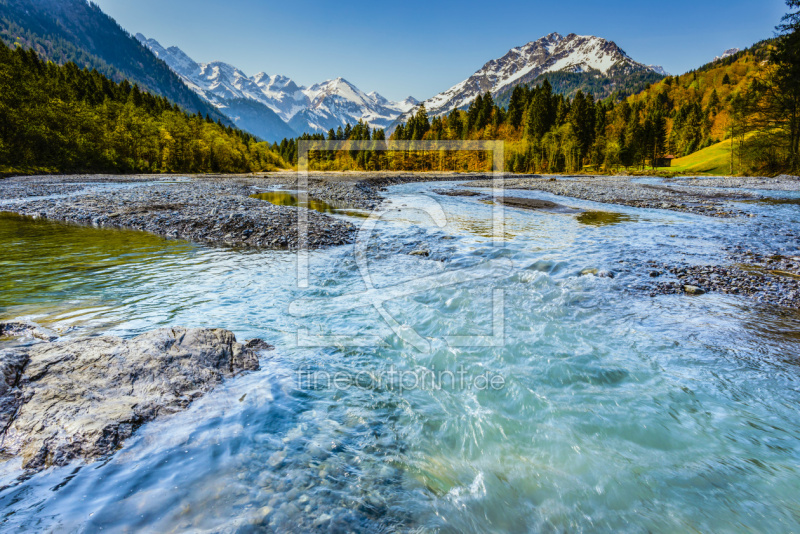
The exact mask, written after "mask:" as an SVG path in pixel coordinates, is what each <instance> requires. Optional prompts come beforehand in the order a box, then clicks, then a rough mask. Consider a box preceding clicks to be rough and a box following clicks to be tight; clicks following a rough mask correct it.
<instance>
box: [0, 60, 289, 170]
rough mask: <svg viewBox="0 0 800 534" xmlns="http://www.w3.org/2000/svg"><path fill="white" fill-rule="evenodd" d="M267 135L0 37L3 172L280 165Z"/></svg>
mask: <svg viewBox="0 0 800 534" xmlns="http://www.w3.org/2000/svg"><path fill="white" fill-rule="evenodd" d="M285 166H286V163H285V162H284V161H283V160H282V159H281V157H280V156H279V155H278V154H276V153H275V152H273V151H272V150H271V149H270V146H269V145H268V144H267V143H263V142H259V141H258V140H257V139H256V138H255V137H253V136H252V135H250V134H247V133H245V132H242V131H240V130H238V129H235V128H233V127H230V126H225V125H223V124H221V123H218V122H214V121H213V120H211V119H210V118H209V117H208V116H205V117H204V116H202V115H200V114H188V113H186V112H184V111H183V110H182V109H181V108H180V107H178V106H177V105H176V104H173V103H171V102H170V101H169V100H167V99H166V98H163V97H160V96H154V95H152V94H150V93H147V92H145V91H142V90H140V89H139V87H138V86H137V85H131V84H130V83H129V82H128V81H126V80H123V81H121V82H119V83H116V82H114V81H112V80H110V79H109V78H107V77H106V76H104V75H102V74H100V73H99V72H97V71H96V70H88V69H81V68H79V67H78V66H77V65H75V64H74V63H71V62H70V63H66V64H64V65H62V66H59V65H56V64H55V63H52V62H46V61H43V60H42V59H40V58H39V57H38V55H37V54H36V52H35V51H33V50H25V49H23V48H22V47H19V48H17V49H16V50H12V49H10V48H9V47H7V46H5V45H0V169H2V170H3V171H4V172H42V171H48V172H187V173H188V172H198V173H201V172H256V171H269V170H274V169H276V168H279V167H285Z"/></svg>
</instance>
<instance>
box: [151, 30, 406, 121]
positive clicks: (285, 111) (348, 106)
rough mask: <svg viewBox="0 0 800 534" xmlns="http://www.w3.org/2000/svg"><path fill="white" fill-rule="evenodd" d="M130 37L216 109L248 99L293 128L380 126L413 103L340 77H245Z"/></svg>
mask: <svg viewBox="0 0 800 534" xmlns="http://www.w3.org/2000/svg"><path fill="white" fill-rule="evenodd" d="M136 38H137V39H138V40H139V41H140V42H141V43H142V44H144V45H145V46H146V47H147V48H149V49H150V50H151V51H152V52H153V54H155V55H156V56H157V57H159V58H161V59H162V60H164V61H165V62H166V63H167V65H169V67H170V68H171V69H172V70H173V71H175V72H176V73H177V74H178V75H179V76H180V77H181V79H182V80H183V82H184V83H185V84H186V85H187V86H189V88H191V89H192V90H193V91H195V92H196V93H197V94H199V95H200V96H201V97H203V98H204V99H205V100H207V101H208V102H210V103H212V104H213V105H215V106H217V107H218V108H220V109H222V108H224V107H225V106H226V105H228V103H229V101H231V100H254V101H256V102H259V103H261V104H263V105H265V106H267V107H268V108H270V109H271V110H272V111H274V112H275V113H277V114H278V116H279V117H280V118H281V119H282V120H283V121H284V122H286V123H288V124H289V126H291V127H292V128H293V129H294V130H295V131H296V132H298V133H303V132H310V131H311V132H313V131H315V130H316V131H327V129H329V128H334V129H335V128H336V127H338V126H344V125H345V124H346V123H348V122H349V123H350V124H355V123H357V122H358V121H359V120H364V121H367V122H369V124H370V125H371V126H373V127H379V128H385V127H387V126H389V125H390V124H391V123H392V122H393V121H394V119H396V118H397V117H398V116H399V115H400V114H401V113H403V112H405V111H407V110H409V109H411V107H413V106H415V105H416V104H417V101H416V100H413V99H410V100H413V103H410V102H409V99H406V100H405V101H403V102H392V101H389V100H387V99H385V98H384V97H382V96H381V95H379V94H378V93H376V92H372V93H369V94H365V93H364V92H363V91H361V90H360V89H359V88H358V87H356V86H355V85H353V84H352V83H350V82H349V81H347V80H346V79H344V78H342V77H338V78H335V79H332V80H326V81H324V82H322V83H318V84H314V85H312V86H311V87H308V88H306V87H303V86H300V85H298V84H296V83H295V82H294V81H293V80H292V79H291V78H288V77H286V76H282V75H279V74H275V75H272V76H270V75H269V74H267V73H265V72H259V73H258V74H256V75H255V76H252V77H250V76H247V74H245V73H244V72H243V71H241V70H240V69H238V68H236V67H235V66H233V65H230V64H228V63H224V62H222V61H213V62H210V63H196V62H194V61H193V60H192V59H191V58H190V57H189V56H187V55H186V54H185V53H184V52H183V51H182V50H181V49H180V48H178V47H175V46H172V47H170V48H168V49H165V48H164V47H163V46H161V44H160V43H159V42H158V41H156V40H155V39H148V38H146V37H145V36H144V35H142V34H140V33H139V34H136Z"/></svg>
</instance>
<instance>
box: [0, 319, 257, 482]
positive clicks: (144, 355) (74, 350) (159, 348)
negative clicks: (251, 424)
mask: <svg viewBox="0 0 800 534" xmlns="http://www.w3.org/2000/svg"><path fill="white" fill-rule="evenodd" d="M265 348H268V347H267V346H264V345H259V344H258V343H248V344H247V345H243V344H241V343H237V342H236V338H235V337H234V335H233V333H231V332H229V331H227V330H221V329H186V328H163V329H160V330H155V331H153V332H149V333H146V334H142V335H140V336H138V337H135V338H133V339H130V340H125V339H121V338H117V337H95V338H84V339H76V340H69V341H60V342H54V343H42V344H38V345H33V346H29V347H21V348H13V349H8V350H5V351H0V431H2V434H3V436H2V438H3V439H2V452H4V453H5V454H10V455H21V456H22V460H23V466H24V467H26V468H42V467H46V466H49V465H64V464H65V463H67V462H69V461H70V460H72V459H75V458H89V459H90V458H97V457H101V456H104V455H107V454H109V453H111V452H113V451H114V450H116V449H117V448H119V447H120V446H121V444H122V442H123V441H124V440H125V439H126V438H128V437H129V436H130V435H131V434H132V433H133V432H134V431H135V430H136V429H137V428H138V427H139V426H140V425H142V424H143V423H146V422H147V421H150V420H152V419H154V418H155V417H158V416H159V415H162V414H169V413H174V412H177V411H179V410H181V409H184V408H186V407H187V406H188V405H189V404H190V403H191V402H192V401H193V400H194V399H196V398H198V397H200V396H202V395H203V394H204V393H206V392H207V391H209V390H211V389H212V388H214V386H216V385H217V384H219V383H220V382H221V381H222V380H223V379H224V378H225V377H229V376H232V375H234V374H236V373H237V372H239V371H245V370H255V369H258V357H257V355H256V351H257V350H264V349H265Z"/></svg>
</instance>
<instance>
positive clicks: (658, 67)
mask: <svg viewBox="0 0 800 534" xmlns="http://www.w3.org/2000/svg"><path fill="white" fill-rule="evenodd" d="M646 67H647V68H648V69H650V70H652V71H653V72H655V73H656V74H660V75H661V76H664V77H667V76H669V72H667V71H666V69H664V67H662V66H661V65H646Z"/></svg>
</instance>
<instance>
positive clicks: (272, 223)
mask: <svg viewBox="0 0 800 534" xmlns="http://www.w3.org/2000/svg"><path fill="white" fill-rule="evenodd" d="M88 179H89V180H91V182H89V183H84V184H83V185H80V186H77V185H75V184H74V183H70V182H74V181H83V182H85V181H86V180H87V177H67V178H66V179H65V178H63V177H52V178H48V177H40V178H34V179H11V180H6V181H4V182H0V199H2V200H5V201H8V200H12V202H5V203H3V204H0V210H3V211H12V212H15V213H19V214H21V215H28V216H32V217H38V218H44V219H51V220H57V221H64V222H71V223H79V224H87V225H92V226H99V227H108V228H127V229H133V230H143V231H147V232H151V233H154V234H158V235H161V236H164V237H168V238H173V239H185V240H188V241H192V242H195V243H206V244H213V245H227V246H237V247H258V248H274V249H297V248H298V247H299V246H300V245H301V242H300V234H299V232H298V208H295V207H290V206H277V205H274V204H271V203H269V202H264V201H261V200H257V199H254V198H250V195H251V194H253V193H254V192H255V191H256V189H255V187H257V186H258V185H260V186H262V187H270V186H274V185H275V184H276V180H275V179H271V178H261V179H256V178H250V179H247V178H239V177H202V178H194V179H191V180H181V181H175V182H154V181H152V180H153V179H152V177H117V178H116V179H115V177H89V178H88ZM97 184H102V185H103V186H104V187H98V186H97ZM109 184H117V185H119V186H120V187H117V188H113V189H109V188H108V187H107V186H108V185H109ZM123 186H124V187H123ZM74 187H80V189H78V190H77V192H75V191H74V190H73V188H74ZM65 192H73V193H75V194H72V195H68V196H60V197H58V198H35V196H36V195H37V194H38V195H40V196H44V195H47V194H50V195H53V194H57V195H59V194H64V193H65ZM32 197H33V198H32ZM307 219H308V232H307V233H304V234H303V235H305V236H307V237H306V239H307V245H308V247H309V248H319V247H324V246H330V245H341V244H344V243H350V242H352V241H353V239H354V235H355V226H354V225H353V224H352V223H350V222H348V221H345V220H342V219H337V218H334V217H330V216H328V215H325V214H322V213H318V212H315V211H311V210H309V211H308V217H307Z"/></svg>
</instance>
